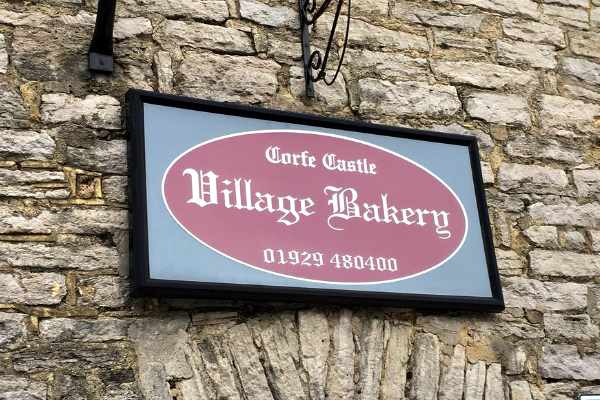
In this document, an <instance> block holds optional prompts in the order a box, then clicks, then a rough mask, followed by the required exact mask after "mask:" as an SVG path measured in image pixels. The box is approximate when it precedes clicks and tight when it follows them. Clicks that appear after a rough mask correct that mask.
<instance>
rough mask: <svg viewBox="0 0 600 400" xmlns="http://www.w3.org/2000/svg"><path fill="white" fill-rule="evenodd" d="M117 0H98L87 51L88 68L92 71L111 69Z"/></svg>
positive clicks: (110, 70) (106, 71) (107, 71)
mask: <svg viewBox="0 0 600 400" xmlns="http://www.w3.org/2000/svg"><path fill="white" fill-rule="evenodd" d="M116 4H117V0H98V11H97V14H96V26H95V28H94V36H93V37H92V42H91V43H90V49H89V52H88V69H89V70H90V71H94V72H104V73H110V72H112V71H113V26H114V24H115V9H116Z"/></svg>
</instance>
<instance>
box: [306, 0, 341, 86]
mask: <svg viewBox="0 0 600 400" xmlns="http://www.w3.org/2000/svg"><path fill="white" fill-rule="evenodd" d="M332 1H333V0H324V1H323V3H322V4H321V6H319V8H318V9H317V1H316V0H298V5H299V9H300V29H301V33H302V59H303V62H304V79H305V82H306V95H307V96H308V97H314V87H313V82H318V81H323V82H324V83H325V84H326V85H332V84H333V82H335V80H336V78H337V77H338V75H339V73H340V70H341V68H342V63H343V62H344V55H345V54H346V47H347V46H348V34H349V32H350V4H351V0H337V6H336V10H335V15H334V17H333V23H332V26H331V31H330V32H329V39H328V40H327V47H326V48H325V51H324V53H322V52H321V50H314V51H312V52H311V51H310V37H309V26H310V25H314V24H315V23H316V22H317V20H318V19H319V18H320V17H321V16H322V15H323V13H324V12H325V11H326V10H327V9H328V8H329V6H330V5H331V3H332ZM344 1H346V2H347V4H348V11H347V13H346V14H347V15H346V31H345V33H344V44H343V47H342V53H341V55H340V57H339V61H338V65H337V68H336V70H335V73H334V74H333V77H331V78H329V79H328V78H327V63H328V61H329V55H330V53H331V50H332V46H333V40H334V38H335V35H336V29H337V25H338V21H339V18H340V14H341V11H342V7H343V5H344Z"/></svg>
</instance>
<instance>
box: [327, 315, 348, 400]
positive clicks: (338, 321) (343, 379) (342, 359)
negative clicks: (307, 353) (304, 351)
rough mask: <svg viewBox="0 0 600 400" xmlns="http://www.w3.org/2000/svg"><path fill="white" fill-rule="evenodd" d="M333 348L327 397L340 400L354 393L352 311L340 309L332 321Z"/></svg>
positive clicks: (328, 375) (328, 374)
mask: <svg viewBox="0 0 600 400" xmlns="http://www.w3.org/2000/svg"><path fill="white" fill-rule="evenodd" d="M331 343H332V345H333V350H332V351H331V360H330V363H329V369H328V373H327V398H329V399H332V400H342V399H347V398H349V397H352V395H353V393H354V341H353V336H352V313H351V312H350V311H349V310H341V311H340V312H339V314H338V315H337V316H336V317H335V319H334V321H333V333H332V335H331Z"/></svg>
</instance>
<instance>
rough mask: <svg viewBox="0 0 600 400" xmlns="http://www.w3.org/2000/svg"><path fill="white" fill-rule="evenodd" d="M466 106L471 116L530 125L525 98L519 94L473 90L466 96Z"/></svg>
mask: <svg viewBox="0 0 600 400" xmlns="http://www.w3.org/2000/svg"><path fill="white" fill-rule="evenodd" d="M466 108H467V112H468V113H469V115H470V116H471V117H473V118H480V119H483V120H484V121H487V122H492V123H496V124H505V125H519V126H524V127H529V126H531V117H530V115H529V109H528V106H527V100H526V99H524V98H523V97H521V96H517V95H502V94H496V93H487V92H474V93H471V94H469V96H468V97H467V99H466Z"/></svg>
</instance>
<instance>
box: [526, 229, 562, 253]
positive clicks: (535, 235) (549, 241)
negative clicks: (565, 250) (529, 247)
mask: <svg viewBox="0 0 600 400" xmlns="http://www.w3.org/2000/svg"><path fill="white" fill-rule="evenodd" d="M523 234H524V235H525V236H527V237H528V238H529V240H531V241H532V242H533V243H535V244H536V245H538V246H540V247H548V248H551V249H554V248H557V247H558V230H557V229H556V227H555V226H531V227H529V228H527V229H525V230H524V231H523Z"/></svg>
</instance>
